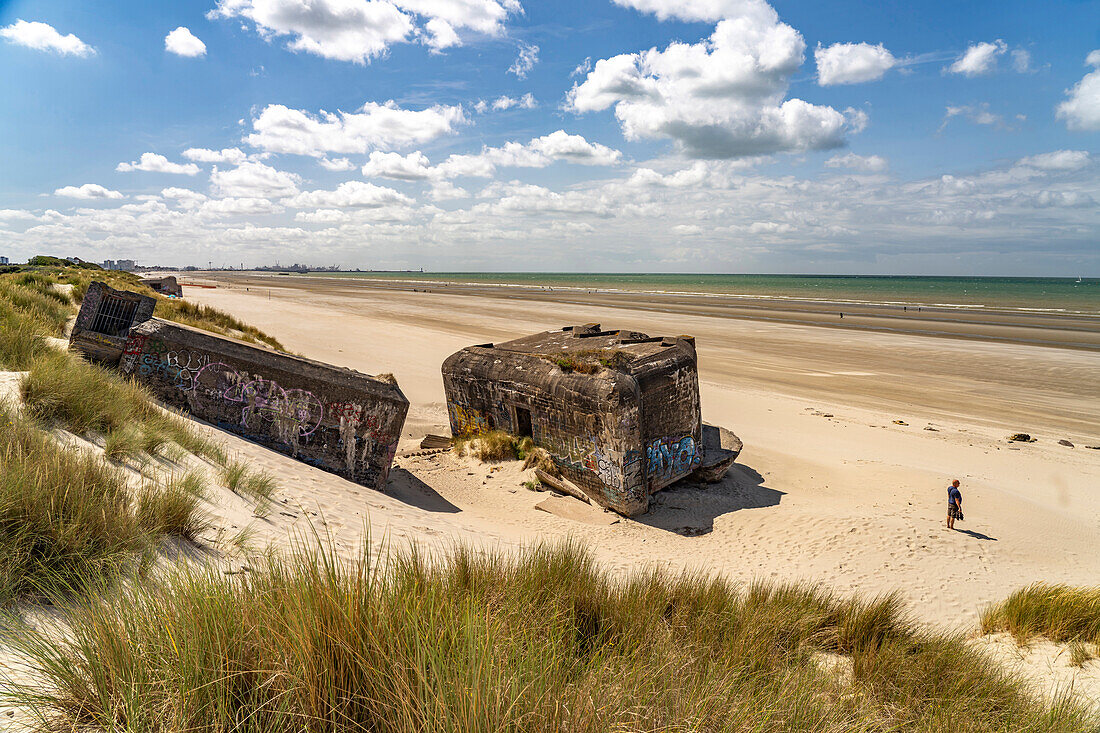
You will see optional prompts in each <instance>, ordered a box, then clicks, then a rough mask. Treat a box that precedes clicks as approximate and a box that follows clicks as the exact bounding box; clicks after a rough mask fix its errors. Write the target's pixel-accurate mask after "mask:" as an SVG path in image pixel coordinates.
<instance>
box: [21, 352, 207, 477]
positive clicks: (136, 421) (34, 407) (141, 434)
mask: <svg viewBox="0 0 1100 733" xmlns="http://www.w3.org/2000/svg"><path fill="white" fill-rule="evenodd" d="M20 393H21V395H22V397H23V403H24V405H25V409H26V410H27V412H28V414H29V415H31V416H33V417H34V418H36V419H38V420H40V421H42V422H44V423H46V424H54V425H59V426H61V427H64V428H65V429H66V430H69V431H71V432H74V433H76V434H78V435H93V434H102V435H103V436H105V438H106V440H107V441H108V443H109V444H110V445H111V446H112V447H114V448H115V455H112V456H111V457H112V458H123V457H127V456H129V455H133V454H134V453H136V452H137V451H140V450H147V449H149V448H155V447H158V446H162V445H165V444H167V442H168V441H171V442H174V443H176V444H177V445H179V446H180V447H182V448H184V449H185V450H187V451H189V452H191V453H194V454H195V455H199V456H202V457H205V458H209V459H211V460H214V461H216V462H222V461H224V460H225V455H224V452H223V451H222V449H221V448H220V447H219V446H217V445H216V444H214V443H212V442H211V441H209V440H207V439H205V438H203V437H201V436H200V435H198V433H196V432H195V431H194V430H193V429H191V428H190V427H189V426H188V425H187V424H186V423H184V422H183V420H181V419H180V418H178V417H176V416H175V415H171V414H169V413H167V412H165V411H164V410H163V409H161V408H159V407H158V406H157V405H156V403H155V402H154V401H153V399H152V397H151V396H150V395H149V394H148V393H147V392H146V391H145V390H144V389H143V388H142V387H141V386H140V385H138V384H137V383H136V382H134V381H133V380H129V379H124V378H122V377H121V376H119V375H118V374H116V373H115V372H113V371H111V370H109V369H105V368H103V367H100V366H97V365H95V364H90V363H88V362H86V361H83V360H82V359H79V358H76V357H75V356H73V355H72V354H69V353H65V352H56V351H55V352H52V353H49V354H45V355H43V356H42V357H41V358H39V359H37V360H36V361H35V362H34V363H33V364H32V365H31V367H30V370H29V373H28V374H27V375H26V376H25V377H24V378H23V381H22V383H21V385H20Z"/></svg>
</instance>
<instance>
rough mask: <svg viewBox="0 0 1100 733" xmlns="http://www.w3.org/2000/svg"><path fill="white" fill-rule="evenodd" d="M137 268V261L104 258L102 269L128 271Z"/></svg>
mask: <svg viewBox="0 0 1100 733" xmlns="http://www.w3.org/2000/svg"><path fill="white" fill-rule="evenodd" d="M136 268H137V262H135V261H134V260H104V261H103V269H104V270H125V271H126V272H130V271H131V270H134V269H136Z"/></svg>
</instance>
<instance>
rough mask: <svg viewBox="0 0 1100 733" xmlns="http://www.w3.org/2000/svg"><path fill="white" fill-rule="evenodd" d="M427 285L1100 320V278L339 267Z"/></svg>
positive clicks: (353, 274)
mask: <svg viewBox="0 0 1100 733" xmlns="http://www.w3.org/2000/svg"><path fill="white" fill-rule="evenodd" d="M310 274H311V276H315V277H353V278H370V279H380V280H392V281H399V282H400V281H405V282H410V283H418V284H422V285H429V284H435V285H451V284H468V285H481V286H489V285H496V286H501V287H517V288H553V289H555V290H576V291H587V290H599V291H601V292H629V293H653V294H662V295H675V294H683V295H692V294H694V295H701V296H705V295H721V296H725V297H730V298H745V299H746V300H753V299H767V300H792V301H806V302H825V303H852V304H867V305H898V306H902V305H912V306H928V307H939V308H961V309H973V308H982V309H990V310H1010V311H1023V312H1031V313H1049V314H1052V315H1053V314H1059V313H1062V314H1066V315H1083V316H1098V317H1100V278H1057V277H941V276H917V275H914V276H885V275H719V274H668V273H661V274H632V273H562V272H537V273H536V272H433V273H427V272H424V273H421V272H339V273H330V272H326V273H310Z"/></svg>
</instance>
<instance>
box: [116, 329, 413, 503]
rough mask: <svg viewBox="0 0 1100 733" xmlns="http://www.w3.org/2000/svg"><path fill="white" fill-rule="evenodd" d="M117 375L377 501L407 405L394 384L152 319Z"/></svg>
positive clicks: (136, 332) (130, 344)
mask: <svg viewBox="0 0 1100 733" xmlns="http://www.w3.org/2000/svg"><path fill="white" fill-rule="evenodd" d="M119 366H120V368H121V370H122V372H123V373H124V374H131V375H133V376H134V377H135V378H136V379H137V380H138V381H139V382H141V383H142V384H144V385H145V386H146V387H147V388H148V389H150V390H151V391H152V392H153V393H154V394H156V395H157V397H158V398H159V399H161V400H163V401H164V402H165V403H167V404H169V405H172V406H174V407H178V408H180V409H183V410H187V411H188V412H190V413H191V414H193V415H195V416H197V417H199V418H202V419H203V420H206V421H208V422H210V423H213V424H214V425H217V426H218V427H220V428H222V429H223V430H227V431H229V432H232V433H236V434H238V435H241V436H244V437H245V438H248V439H249V440H252V441H255V442H257V443H260V444H262V445H265V446H267V447H269V448H272V449H274V450H277V451H280V452H282V453H286V454H288V455H290V456H293V457H294V458H297V459H298V460H301V461H304V462H306V463H309V464H311V465H314V466H317V467H318V468H322V469H324V470H326V471H330V472H332V473H335V474H338V475H340V476H343V477H344V478H347V479H349V480H351V481H355V482H356V483H359V484H362V485H364V486H368V487H371V488H374V489H378V490H379V491H381V490H383V489H385V486H386V477H387V476H388V475H389V470H390V465H391V463H392V462H393V455H394V452H395V451H396V450H397V442H398V439H399V438H400V437H401V429H402V427H403V426H404V424H405V416H406V414H407V413H408V409H409V402H408V400H407V399H406V398H405V395H404V394H402V393H401V390H400V388H398V386H397V385H396V384H394V383H391V382H388V381H385V380H382V379H377V378H374V377H370V376H367V375H365V374H361V373H359V372H356V371H353V370H351V369H344V368H340V367H334V366H329V365H327V364H321V363H319V362H315V361H310V360H308V359H303V358H301V357H297V356H291V355H289V354H283V353H280V352H275V351H268V350H266V349H262V348H258V347H255V346H252V345H250V344H246V343H244V342H242V341H237V340H236V339H230V338H225V337H222V336H218V335H215V334H211V333H208V332H206V331H201V330H199V329H195V328H190V327H188V326H183V325H180V324H177V323H171V322H169V321H163V320H161V319H159V318H153V319H150V320H147V321H146V322H144V323H142V324H139V325H137V326H135V327H134V328H133V329H131V331H130V335H129V339H128V340H127V342H126V347H125V351H124V354H123V356H122V359H121V361H120V363H119Z"/></svg>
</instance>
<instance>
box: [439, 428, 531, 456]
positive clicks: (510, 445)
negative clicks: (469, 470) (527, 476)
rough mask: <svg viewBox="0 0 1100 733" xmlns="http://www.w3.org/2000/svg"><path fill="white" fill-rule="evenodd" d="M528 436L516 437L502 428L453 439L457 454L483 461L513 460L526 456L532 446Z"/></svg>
mask: <svg viewBox="0 0 1100 733" xmlns="http://www.w3.org/2000/svg"><path fill="white" fill-rule="evenodd" d="M534 445H535V444H534V442H533V441H532V440H531V439H530V438H517V437H516V436H514V435H512V434H511V433H507V432H505V431H503V430H487V431H485V432H483V433H478V434H477V435H475V436H473V437H470V438H461V439H457V440H455V441H454V446H453V448H454V451H455V452H456V453H457V454H458V455H459V456H466V455H469V456H473V457H474V458H477V459H478V460H479V461H482V462H483V463H490V462H497V461H514V460H517V459H521V458H524V457H526V455H527V452H528V451H530V450H532V449H533V448H534Z"/></svg>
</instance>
